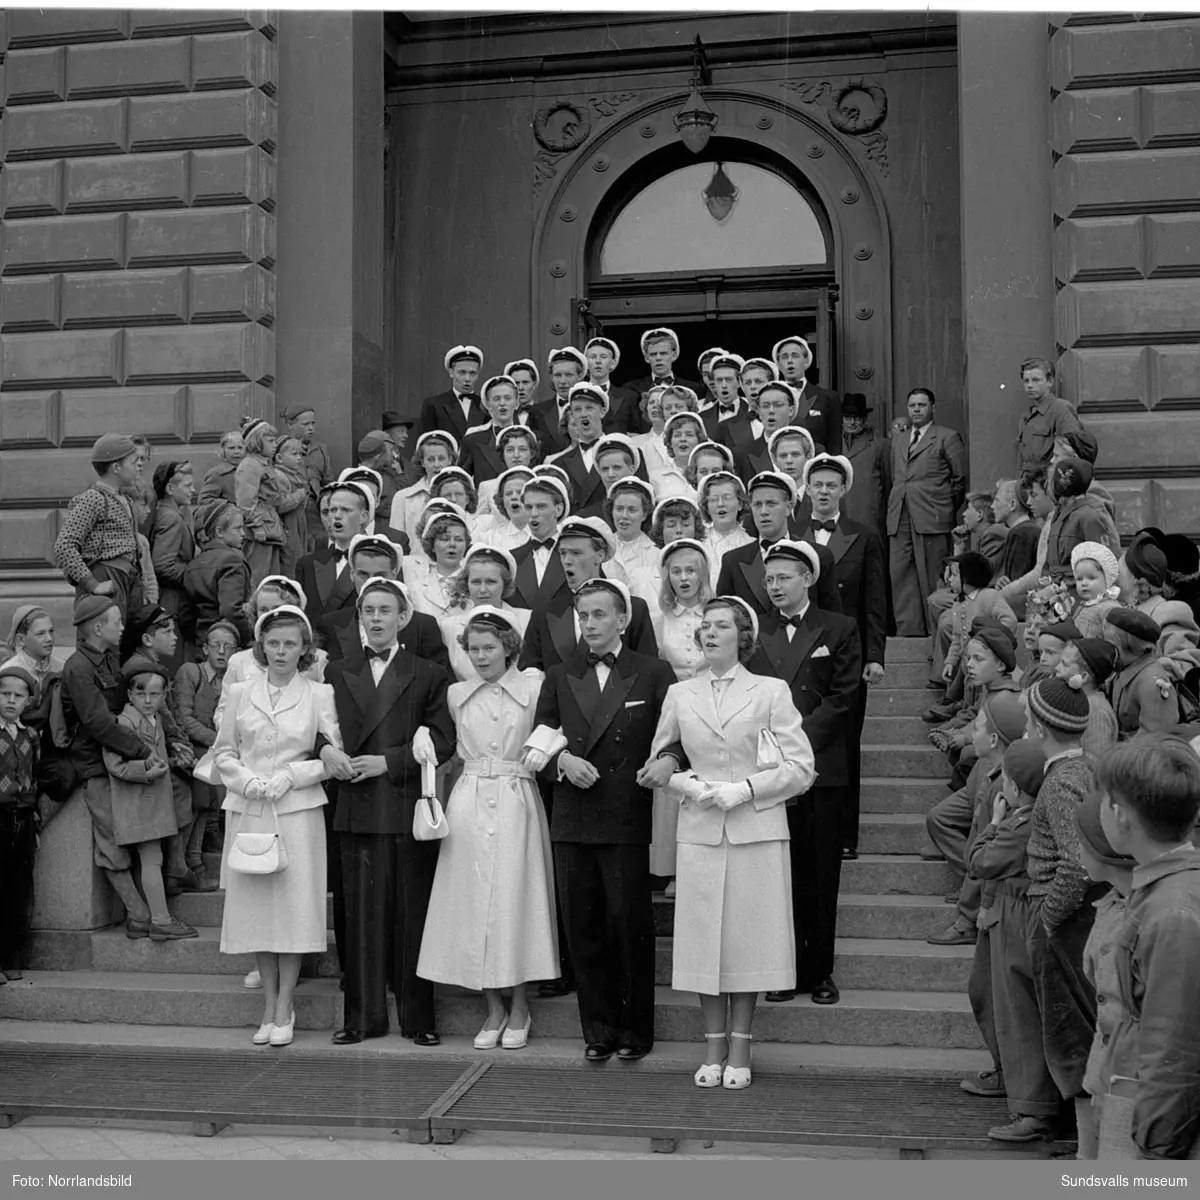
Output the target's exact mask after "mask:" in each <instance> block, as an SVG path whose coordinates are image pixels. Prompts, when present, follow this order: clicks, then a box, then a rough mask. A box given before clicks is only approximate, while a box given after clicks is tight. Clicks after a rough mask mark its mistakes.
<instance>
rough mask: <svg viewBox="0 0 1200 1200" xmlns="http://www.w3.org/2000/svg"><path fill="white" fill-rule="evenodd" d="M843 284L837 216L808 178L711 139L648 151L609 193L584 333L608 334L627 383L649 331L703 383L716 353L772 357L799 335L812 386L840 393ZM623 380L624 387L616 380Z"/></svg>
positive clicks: (593, 256) (582, 314)
mask: <svg viewBox="0 0 1200 1200" xmlns="http://www.w3.org/2000/svg"><path fill="white" fill-rule="evenodd" d="M837 293H838V288H837V279H836V273H835V270H834V266H833V236H832V232H831V230H830V225H829V217H828V214H827V213H826V212H825V209H824V206H823V205H822V204H821V201H820V198H819V197H818V196H817V194H816V192H815V191H814V190H813V188H812V187H811V185H810V184H809V183H808V180H807V179H806V178H804V177H803V176H802V175H800V174H799V172H797V171H796V170H795V169H794V168H793V167H792V166H791V164H789V163H787V162H785V161H782V160H780V159H779V158H778V156H776V155H774V154H771V153H770V152H765V151H763V149H762V148H761V147H758V146H755V145H753V144H746V143H741V142H738V141H734V140H733V139H728V138H718V139H713V140H712V141H711V142H710V143H709V145H708V147H707V148H706V150H705V152H704V154H703V155H701V156H695V155H692V154H690V153H689V152H688V151H687V150H686V149H685V148H684V147H683V146H682V145H681V144H678V143H675V144H673V145H671V146H669V147H665V148H664V149H663V150H662V151H660V152H659V153H657V154H653V155H650V156H647V157H646V158H645V159H643V160H642V161H640V162H639V163H637V164H635V166H634V167H632V168H631V169H630V170H629V171H627V172H626V173H625V175H624V176H623V177H622V178H621V179H619V180H617V181H616V183H615V184H614V185H613V187H612V188H611V189H610V190H609V192H608V193H607V194H606V196H605V203H604V205H603V206H602V207H601V209H600V211H599V212H598V214H597V217H596V220H595V222H594V223H593V228H592V230H591V233H590V236H589V249H588V275H587V291H586V304H581V305H577V314H578V319H579V325H578V328H577V330H576V336H577V337H580V338H582V337H584V336H585V335H588V334H592V333H595V332H599V331H601V330H602V331H603V332H604V334H605V336H607V337H611V338H613V339H614V340H615V341H616V342H617V343H618V345H620V346H621V349H622V366H623V367H625V372H624V373H625V374H626V375H627V376H628V377H629V378H633V377H634V376H636V375H639V374H641V373H643V371H644V365H643V363H642V361H641V356H640V354H639V353H638V340H639V338H640V336H641V334H642V333H643V332H644V331H645V330H646V329H648V328H651V327H653V326H655V325H669V326H670V327H671V328H673V329H674V330H675V331H676V333H677V334H678V335H679V339H680V346H681V354H680V365H679V373H680V374H681V375H684V376H685V377H688V378H698V376H697V374H696V370H695V363H696V360H697V358H698V356H699V354H700V353H701V352H702V351H703V350H705V349H707V348H708V347H709V346H725V347H727V348H728V349H731V350H736V351H737V352H738V353H740V354H742V355H743V356H744V357H747V358H748V357H751V356H753V355H763V356H768V357H769V355H770V349H771V347H772V346H773V345H774V344H775V342H777V341H778V340H779V339H780V338H782V337H785V336H791V335H794V334H800V335H801V336H802V337H804V338H805V339H806V340H807V341H808V343H809V345H810V346H811V347H812V348H813V352H814V362H813V365H812V367H811V369H810V372H809V375H810V378H811V379H812V380H813V382H819V383H822V384H825V385H826V386H830V387H836V386H837V385H838V381H837V379H836V377H835V370H834V367H835V357H834V353H833V336H834V331H835V323H834V321H833V314H834V309H835V306H836V303H837ZM617 381H618V382H622V379H621V377H620V374H619V375H618V377H617Z"/></svg>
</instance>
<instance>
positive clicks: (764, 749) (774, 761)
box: [758, 729, 783, 771]
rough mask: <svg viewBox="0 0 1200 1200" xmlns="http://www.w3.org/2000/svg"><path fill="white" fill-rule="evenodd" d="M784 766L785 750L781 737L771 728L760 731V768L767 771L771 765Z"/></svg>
mask: <svg viewBox="0 0 1200 1200" xmlns="http://www.w3.org/2000/svg"><path fill="white" fill-rule="evenodd" d="M781 766H783V750H782V748H781V747H780V745H779V739H778V738H777V737H776V736H775V735H774V734H773V733H772V732H771V731H770V730H769V729H760V730H759V731H758V769H759V770H760V771H765V770H767V769H768V768H769V767H781Z"/></svg>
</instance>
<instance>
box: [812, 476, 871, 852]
mask: <svg viewBox="0 0 1200 1200" xmlns="http://www.w3.org/2000/svg"><path fill="white" fill-rule="evenodd" d="M853 486H854V466H853V464H852V463H851V462H850V460H849V459H848V458H846V457H844V456H842V455H835V454H818V455H817V456H816V457H815V458H812V459H810V460H809V461H808V462H807V463H806V464H805V467H804V487H805V490H806V491H807V492H808V495H809V496H810V497H811V499H812V520H811V521H810V522H809V525H808V528H807V529H806V530H805V532H804V535H803V538H804V540H805V541H806V542H811V543H812V544H813V545H814V546H824V547H826V548H827V549H828V551H829V553H830V554H831V555H832V556H833V570H834V577H835V578H836V579H837V585H838V597H839V598H840V599H841V602H842V612H844V613H845V614H846V615H847V616H850V617H853V618H854V620H855V622H856V623H857V625H858V640H859V645H860V646H861V648H862V655H863V662H864V665H863V673H862V683H861V684H860V686H859V689H858V701H857V704H856V705H855V709H854V712H853V714H852V716H853V724H852V726H851V729H850V731H849V734H848V736H847V739H846V787H847V794H846V803H845V805H844V807H843V809H842V813H843V817H844V820H843V825H842V857H843V858H847V859H853V858H857V857H858V812H859V792H860V787H861V781H862V730H863V722H864V721H865V720H866V716H867V689H868V687H869V685H870V684H873V683H878V682H879V681H880V680H881V679H882V678H883V656H884V650H885V647H886V646H887V574H886V566H885V562H886V560H885V557H884V553H883V540H882V539H881V538H880V536H879V534H878V533H877V532H876V531H875V530H874V529H870V528H868V527H867V526H865V525H860V524H858V523H857V522H856V521H852V520H850V518H849V517H848V516H845V515H844V514H843V512H842V507H843V503H844V501H845V498H846V495H847V493H848V492H849V491H850V489H851V488H852V487H853Z"/></svg>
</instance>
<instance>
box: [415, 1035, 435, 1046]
mask: <svg viewBox="0 0 1200 1200" xmlns="http://www.w3.org/2000/svg"><path fill="white" fill-rule="evenodd" d="M412 1040H413V1045H414V1046H440V1045H441V1044H442V1039H441V1038H440V1037H438V1035H437V1034H436V1033H414V1034H413V1035H412Z"/></svg>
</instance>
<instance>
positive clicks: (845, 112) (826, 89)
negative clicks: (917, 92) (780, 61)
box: [783, 78, 888, 175]
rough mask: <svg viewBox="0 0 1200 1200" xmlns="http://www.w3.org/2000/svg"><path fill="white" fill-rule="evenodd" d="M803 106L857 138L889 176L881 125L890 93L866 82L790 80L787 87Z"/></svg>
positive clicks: (837, 128) (871, 158)
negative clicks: (817, 112)
mask: <svg viewBox="0 0 1200 1200" xmlns="http://www.w3.org/2000/svg"><path fill="white" fill-rule="evenodd" d="M783 86H784V87H785V88H787V89H788V91H791V92H795V93H796V95H797V96H798V97H799V99H800V103H801V104H805V105H808V106H809V107H811V108H816V109H818V110H820V112H821V114H822V115H823V116H824V118H825V120H826V121H828V122H829V124H830V125H831V126H832V127H833V128H834V129H836V130H837V131H838V133H842V134H846V135H847V136H848V137H854V138H857V139H858V140H859V141H860V142H861V143H862V145H863V149H864V150H866V153H867V158H869V159H870V160H871V162H873V163H875V164H876V165H877V166H878V167H879V170H880V172H881V173H882V174H884V175H886V174H887V173H888V157H887V141H888V139H887V134H886V133H884V132H882V130H881V129H880V126H881V125H882V124H883V122H884V120H885V119H886V117H887V93H886V92H885V91H884V90H883V88H881V87H880V86H879V85H878V84H874V83H867V82H866V80H864V79H860V78H858V79H850V80H847V81H846V82H844V83H843V82H834V81H833V80H831V79H789V80H787V81H786V82H785V83H784V85H783Z"/></svg>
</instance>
